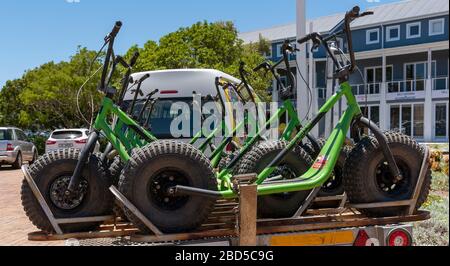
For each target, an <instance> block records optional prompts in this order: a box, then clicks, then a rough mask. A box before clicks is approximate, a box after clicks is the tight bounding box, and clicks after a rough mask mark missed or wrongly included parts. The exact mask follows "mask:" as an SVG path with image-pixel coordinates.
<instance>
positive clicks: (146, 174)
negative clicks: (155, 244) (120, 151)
mask: <svg viewBox="0 0 450 266" xmlns="http://www.w3.org/2000/svg"><path fill="white" fill-rule="evenodd" d="M166 171H177V172H180V173H183V176H184V177H185V178H186V179H187V180H188V182H189V185H190V186H192V187H196V188H200V189H207V190H214V191H217V189H218V188H217V180H216V178H215V176H214V172H213V169H212V168H211V164H210V162H209V160H208V158H206V157H205V156H204V155H203V153H202V152H200V151H199V150H198V149H196V148H195V147H193V146H192V145H189V144H185V143H181V142H177V141H157V142H154V143H151V144H149V145H147V146H145V147H143V148H139V149H136V150H135V152H134V153H133V155H132V157H131V159H130V161H129V163H128V164H127V165H126V166H125V169H124V171H122V175H121V178H120V182H119V190H120V191H121V193H123V195H124V196H125V197H127V198H128V199H129V200H130V201H131V202H132V203H133V204H135V206H136V207H137V209H139V210H140V211H141V212H142V213H143V215H145V216H146V217H147V218H148V219H149V220H150V221H151V222H152V223H153V224H154V225H155V226H156V227H157V228H159V230H161V231H162V232H164V233H179V232H189V231H192V230H194V229H196V228H198V227H199V226H200V225H202V224H203V223H204V222H205V221H206V219H207V218H208V216H209V214H210V213H211V211H212V209H213V207H214V205H215V202H216V201H215V200H214V199H208V198H204V197H198V196H189V197H187V201H186V202H185V204H184V205H182V206H181V207H179V208H178V209H175V210H167V209H164V208H162V207H161V206H159V205H158V204H157V203H156V202H155V200H152V197H151V196H150V195H149V189H148V188H149V186H150V185H152V182H155V180H154V179H155V178H156V177H157V175H158V173H164V172H166ZM163 181H165V180H163ZM125 214H126V216H127V217H128V219H129V220H130V221H131V222H132V223H133V224H135V225H136V226H137V227H138V228H139V229H140V231H142V232H143V233H150V230H149V229H148V228H147V227H146V226H145V225H144V224H143V223H142V222H141V221H140V220H139V219H138V218H137V217H136V216H134V214H133V213H132V212H131V211H129V210H128V209H126V208H125Z"/></svg>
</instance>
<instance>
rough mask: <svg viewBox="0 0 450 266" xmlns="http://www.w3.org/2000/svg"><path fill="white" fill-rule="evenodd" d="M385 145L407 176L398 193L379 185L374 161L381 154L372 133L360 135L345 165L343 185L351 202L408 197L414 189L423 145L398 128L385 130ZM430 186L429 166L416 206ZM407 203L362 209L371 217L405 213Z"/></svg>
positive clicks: (420, 204) (393, 199)
mask: <svg viewBox="0 0 450 266" xmlns="http://www.w3.org/2000/svg"><path fill="white" fill-rule="evenodd" d="M384 135H385V136H386V137H387V139H388V145H389V147H390V149H391V151H392V153H393V155H394V157H395V160H396V162H397V164H398V166H399V168H400V171H401V172H402V173H403V175H404V178H405V179H406V185H404V188H403V189H401V190H400V191H398V192H397V193H393V194H388V193H386V192H385V191H383V190H382V189H381V188H380V186H379V185H378V182H377V178H376V172H377V170H376V169H377V165H379V164H380V163H383V161H384V160H385V159H384V156H383V153H382V151H381V148H380V145H379V143H378V141H377V140H376V139H375V138H374V137H365V138H363V139H362V140H361V141H360V142H359V143H358V144H357V145H356V147H355V148H354V149H353V150H352V152H351V153H350V155H349V157H348V158H347V161H346V163H345V169H344V185H345V191H346V192H347V194H348V197H349V200H350V202H351V203H377V202H390V201H400V200H409V199H411V198H412V195H413V193H414V190H415V187H416V184H417V181H418V178H419V174H420V170H421V167H422V162H423V159H424V156H425V155H424V153H425V151H424V148H423V147H421V146H420V145H419V144H418V143H417V142H416V141H414V140H413V139H412V138H410V137H409V136H406V135H404V134H400V133H397V132H392V131H389V132H385V133H384ZM430 186H431V170H430V169H428V171H427V173H426V177H425V180H424V184H423V188H422V190H421V193H420V197H419V199H418V202H417V205H416V209H419V208H420V207H421V206H422V205H423V203H424V202H425V201H426V199H427V197H428V194H429V191H430ZM407 210H408V207H389V208H376V209H361V210H360V211H361V212H362V213H364V214H366V215H368V216H371V217H383V216H397V215H404V214H406V211H407Z"/></svg>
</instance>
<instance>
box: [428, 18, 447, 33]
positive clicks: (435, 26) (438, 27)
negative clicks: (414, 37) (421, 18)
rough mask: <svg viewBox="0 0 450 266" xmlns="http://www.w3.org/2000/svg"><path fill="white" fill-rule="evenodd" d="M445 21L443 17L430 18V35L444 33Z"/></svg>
mask: <svg viewBox="0 0 450 266" xmlns="http://www.w3.org/2000/svg"><path fill="white" fill-rule="evenodd" d="M444 23H445V21H444V19H443V18H440V19H432V20H430V22H429V26H428V30H429V35H430V36H434V35H441V34H444Z"/></svg>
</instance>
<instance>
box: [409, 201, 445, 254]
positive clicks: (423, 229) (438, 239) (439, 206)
mask: <svg viewBox="0 0 450 266" xmlns="http://www.w3.org/2000/svg"><path fill="white" fill-rule="evenodd" d="M425 205H426V206H425ZM425 205H424V207H423V208H424V209H425V210H427V211H429V212H431V219H430V220H428V221H424V222H420V223H416V224H415V226H414V243H415V245H416V246H448V244H449V220H448V217H449V200H448V198H442V197H439V196H435V195H432V196H430V197H429V199H428V201H427V203H426V204H425Z"/></svg>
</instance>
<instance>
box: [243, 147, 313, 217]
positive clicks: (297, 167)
mask: <svg viewBox="0 0 450 266" xmlns="http://www.w3.org/2000/svg"><path fill="white" fill-rule="evenodd" d="M286 146H287V142H285V141H268V142H262V143H261V144H260V145H258V146H255V147H253V149H252V150H251V151H250V152H249V153H248V154H247V155H246V156H245V157H244V159H243V160H242V163H241V167H240V169H239V174H251V173H258V174H259V173H261V172H262V171H263V170H264V168H265V167H266V166H268V164H270V163H271V161H272V160H273V159H274V158H275V157H276V156H277V155H278V154H279V153H280V152H281V151H282V150H283V149H284V148H285V147H286ZM312 163H313V161H312V159H311V157H310V156H309V155H308V154H307V153H306V152H305V151H304V150H303V149H302V148H301V147H300V146H297V147H296V148H295V149H294V150H293V151H291V152H290V153H289V155H288V156H287V157H286V158H285V160H284V161H282V162H281V164H280V165H283V164H285V165H289V168H290V169H292V170H293V171H294V172H295V174H296V177H298V176H301V175H302V174H304V173H305V172H306V171H307V170H308V169H309V167H310V166H311V165H312ZM309 193H310V191H299V192H294V193H289V194H288V195H283V194H280V195H268V196H260V197H258V216H259V217H260V218H286V217H291V216H293V215H294V214H295V212H296V211H297V210H298V209H299V208H300V206H301V204H302V203H303V201H304V200H305V199H306V197H307V196H308V195H309Z"/></svg>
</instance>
